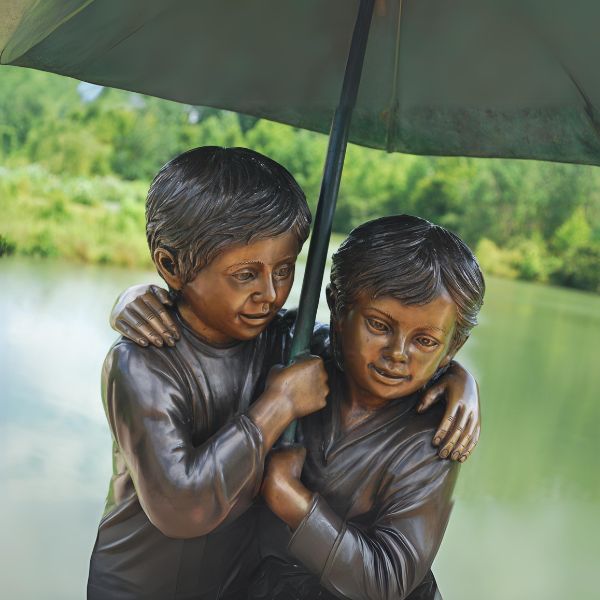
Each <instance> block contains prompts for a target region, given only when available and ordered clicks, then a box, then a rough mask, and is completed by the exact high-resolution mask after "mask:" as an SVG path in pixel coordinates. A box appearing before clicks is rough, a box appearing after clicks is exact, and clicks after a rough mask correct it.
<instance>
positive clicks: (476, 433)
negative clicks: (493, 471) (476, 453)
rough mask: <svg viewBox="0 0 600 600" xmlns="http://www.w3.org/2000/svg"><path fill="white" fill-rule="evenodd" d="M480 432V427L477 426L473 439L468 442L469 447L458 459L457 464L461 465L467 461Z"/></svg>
mask: <svg viewBox="0 0 600 600" xmlns="http://www.w3.org/2000/svg"><path fill="white" fill-rule="evenodd" d="M480 431H481V427H480V426H479V425H478V426H477V428H476V429H475V433H474V434H473V437H472V438H471V441H470V442H469V445H468V446H467V449H466V450H465V452H464V454H462V455H461V457H460V458H459V459H458V460H459V462H461V463H463V462H465V460H467V458H469V456H471V453H472V452H473V450H474V449H475V446H477V442H479V433H480Z"/></svg>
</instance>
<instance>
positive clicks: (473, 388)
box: [88, 147, 484, 600]
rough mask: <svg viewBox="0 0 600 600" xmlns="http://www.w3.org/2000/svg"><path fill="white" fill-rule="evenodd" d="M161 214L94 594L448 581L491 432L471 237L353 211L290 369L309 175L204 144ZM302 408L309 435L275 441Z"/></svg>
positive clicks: (176, 180)
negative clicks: (468, 491)
mask: <svg viewBox="0 0 600 600" xmlns="http://www.w3.org/2000/svg"><path fill="white" fill-rule="evenodd" d="M146 219H147V237H148V244H149V247H150V251H151V253H152V257H153V260H154V263H155V265H156V268H157V270H158V272H159V273H160V275H161V277H162V278H163V279H164V281H165V282H166V284H167V286H168V293H166V292H165V291H164V290H161V289H159V288H156V287H154V286H142V287H141V288H140V287H138V288H136V289H132V290H130V291H129V292H126V293H125V294H124V295H123V296H122V297H121V299H120V300H119V302H118V303H117V305H116V306H115V309H113V316H112V320H113V323H114V324H115V326H116V328H117V329H119V330H120V332H121V333H123V334H124V337H121V338H120V339H119V340H118V341H117V342H116V343H115V344H114V345H113V347H112V348H111V349H110V351H109V353H108V356H107V358H106V361H105V365H104V369H103V374H102V395H103V401H104V406H105V410H106V415H107V418H108V422H109V425H110V429H111V433H112V437H113V475H112V478H111V483H110V490H109V494H108V498H107V503H106V509H105V514H104V517H103V519H102V520H101V522H100V526H99V529H98V537H97V540H96V544H95V546H94V550H93V553H92V558H91V562H90V575H89V581H88V598H89V599H90V600H108V599H110V600H130V599H131V600H133V599H144V600H154V599H156V600H166V599H178V600H184V599H186V600H188V599H189V600H191V599H195V600H200V599H202V600H205V599H206V600H208V599H218V598H224V599H230V600H233V599H237V598H250V599H253V600H258V599H264V600H267V599H277V600H293V599H296V600H309V599H313V598H349V599H353V600H359V599H360V600H363V599H365V600H367V599H368V600H379V599H391V598H395V599H404V598H410V599H411V600H417V599H419V600H425V599H431V600H433V598H434V597H438V598H439V592H438V591H437V587H436V584H435V580H434V579H433V576H432V575H431V572H430V567H431V564H432V562H433V559H434V557H435V554H436V552H437V549H438V547H439V544H440V542H441V539H442V536H443V533H444V530H445V527H446V524H447V521H448V517H449V514H450V508H451V494H452V489H453V486H454V482H455V480H456V476H457V473H458V464H457V463H458V462H464V460H465V459H466V458H467V457H468V456H469V454H470V453H471V452H472V450H473V448H474V446H475V444H476V443H477V441H478V437H479V412H478V392H477V385H476V383H475V381H474V380H473V378H472V377H471V376H470V375H469V374H468V373H467V372H466V371H465V370H464V369H463V368H462V367H461V366H460V365H458V364H457V363H456V362H455V361H453V358H454V355H455V354H456V352H457V351H458V350H459V349H460V347H461V346H462V345H463V344H464V342H465V341H466V340H467V338H468V337H469V333H470V331H471V329H472V328H473V327H474V326H475V325H476V323H477V313H478V311H479V309H480V307H481V305H482V302H483V295H484V281H483V276H482V274H481V271H480V269H479V267H478V265H477V262H476V260H475V258H474V256H473V254H472V253H471V251H470V250H469V249H468V248H467V246H466V245H465V244H464V243H463V242H462V241H461V240H460V239H459V238H458V237H457V236H455V235H454V234H452V233H450V232H449V231H447V230H445V229H444V228H442V227H439V226H437V225H433V224H431V223H429V222H427V221H425V220H423V219H419V218H417V217H411V216H407V215H401V216H392V217H384V218H381V219H377V220H375V221H370V222H368V223H365V224H363V225H361V226H360V227H358V228H356V229H355V230H354V231H353V232H352V233H351V234H350V235H349V237H348V238H347V239H346V240H345V241H344V242H343V244H342V245H341V247H340V248H339V250H338V251H337V252H336V253H335V255H334V257H333V263H332V270H331V281H330V284H329V286H328V288H327V299H328V304H329V308H330V310H331V324H330V327H326V326H324V325H318V326H316V327H315V331H314V336H313V343H312V348H311V352H312V353H313V356H311V357H307V358H305V359H302V360H299V361H296V362H295V363H294V364H292V365H290V366H287V367H283V366H282V363H284V362H285V360H286V353H287V350H288V348H289V343H290V337H291V335H292V332H293V327H294V317H295V313H294V311H287V312H286V311H285V310H283V309H282V307H283V305H284V303H285V301H286V299H287V297H288V294H289V292H290V290H291V286H292V283H293V279H294V265H295V262H296V259H297V256H298V254H299V252H300V250H301V248H302V244H303V243H304V241H305V240H306V238H307V237H308V233H309V225H310V212H309V210H308V207H307V204H306V200H305V197H304V194H303V192H302V190H301V189H300V187H299V186H298V184H297V183H296V181H295V180H294V178H293V177H292V176H291V175H290V173H288V172H287V171H286V170H285V169H284V168H283V167H282V166H281V165H279V164H277V163H276V162H274V161H272V160H271V159H269V158H267V157H265V156H262V155H260V154H258V153H256V152H253V151H251V150H247V149H241V148H228V149H224V148H217V147H203V148H197V149H195V150H191V151H189V152H186V153H184V154H182V155H181V156H178V157H176V158H175V159H173V160H172V161H171V162H169V163H168V164H167V165H165V166H164V167H163V168H162V169H161V170H160V172H159V173H158V175H157V176H156V177H155V179H154V181H153V183H152V185H151V187H150V191H149V194H148V200H147V209H146ZM166 306H168V307H169V308H167V307H166ZM442 396H443V398H444V400H445V401H444V402H438V401H437V400H438V399H441V398H442ZM295 419H301V421H300V438H299V444H298V445H297V446H293V447H276V446H277V440H278V438H279V437H280V436H281V434H282V432H283V431H284V430H285V428H286V427H287V425H288V424H289V423H290V422H291V421H292V420H295ZM432 442H433V443H432ZM435 446H438V447H439V448H440V451H439V455H438V450H437V449H436V447H435ZM446 457H449V458H450V459H451V460H444V459H445V458H446ZM436 594H437V596H436Z"/></svg>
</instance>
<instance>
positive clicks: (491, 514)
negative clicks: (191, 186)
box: [0, 260, 600, 600]
mask: <svg viewBox="0 0 600 600" xmlns="http://www.w3.org/2000/svg"><path fill="white" fill-rule="evenodd" d="M150 277H154V279H155V280H156V276H153V275H152V274H149V273H133V272H131V271H122V270H114V269H99V268H91V267H75V266H68V265H63V264H58V263H47V262H44V263H36V262H31V261H20V260H19V261H17V260H11V261H6V260H4V261H0V285H1V288H0V289H2V296H1V297H0V315H2V318H3V325H4V326H3V327H1V328H0V353H1V358H2V359H1V360H0V382H1V383H2V385H1V388H0V394H1V398H0V440H2V452H1V453H0V478H1V480H2V482H3V487H2V495H1V496H0V503H1V505H0V509H1V510H0V530H1V531H2V536H1V537H0V561H2V564H3V566H4V568H3V569H2V571H1V573H2V575H1V576H0V583H1V588H0V589H2V596H3V597H5V598H19V599H23V600H28V599H34V598H36V599H37V598H44V599H47V600H54V599H56V600H70V599H73V600H75V599H81V598H83V597H84V595H85V594H84V589H85V580H86V577H87V564H88V558H89V553H90V550H91V547H92V545H93V542H94V538H95V532H96V527H97V523H98V518H99V516H100V514H101V513H102V508H103V502H104V495H105V493H106V489H107V484H108V477H109V473H110V438H109V434H108V429H107V426H106V424H105V419H104V414H103V411H102V407H101V402H100V392H99V387H100V386H99V373H100V366H101V364H102V360H103V358H104V355H105V354H106V351H107V349H108V347H109V346H110V344H111V343H112V341H113V340H114V338H115V336H114V334H113V332H112V331H111V330H110V328H109V327H108V324H107V313H108V310H109V308H110V306H111V305H112V302H113V301H114V298H115V296H116V294H117V292H118V291H119V290H121V289H122V288H124V287H125V286H127V285H130V284H132V283H137V282H141V281H148V280H149V278H150ZM301 278H302V272H301V269H300V270H299V272H298V273H297V278H296V285H295V288H294V295H295V297H297V294H298V288H299V282H300V281H301ZM294 301H295V300H293V299H292V302H294ZM326 315H327V313H326V309H325V308H324V305H323V306H321V308H320V313H319V316H320V318H321V319H324V318H326ZM598 339H600V299H599V298H597V297H593V296H589V295H585V294H579V293H575V292H571V291H567V290H557V289H552V288H542V287H536V286H531V285H527V284H520V283H514V282H505V281H495V280H494V281H490V284H489V292H488V296H487V302H486V306H485V308H484V311H483V313H482V319H481V326H480V328H479V330H478V331H477V332H476V333H475V335H474V336H473V339H472V340H470V341H469V344H467V347H466V349H465V350H466V352H465V353H463V356H462V357H461V359H462V360H464V361H465V362H466V363H467V364H468V365H469V367H470V368H471V369H472V370H473V371H474V372H475V373H476V374H477V376H478V378H479V380H480V383H481V388H482V394H483V398H484V402H485V413H484V419H485V420H484V435H483V439H482V443H481V444H480V448H478V450H477V452H476V453H475V455H474V456H473V457H472V458H471V459H470V460H469V462H468V463H466V464H465V466H464V467H463V468H462V473H461V477H460V482H459V488H458V490H457V503H456V507H455V511H454V514H453V517H452V519H451V522H450V526H449V529H448V532H447V535H446V538H445V540H444V543H443V545H442V549H441V551H440V554H439V555H438V559H437V560H436V564H435V571H436V574H437V576H438V579H439V581H440V584H441V587H442V591H443V592H444V594H445V597H446V598H447V600H452V599H453V598H456V599H461V600H469V599H471V598H472V599H473V600H475V599H477V600H480V599H481V598H486V600H496V599H498V600H500V599H502V600H505V599H506V598H510V600H518V599H521V598H523V599H527V600H530V599H531V598H544V599H545V600H546V599H552V598H557V599H558V598H561V600H562V599H563V598H565V597H575V598H577V597H585V596H586V595H590V592H591V590H592V589H593V588H592V578H593V574H594V570H595V566H596V564H597V562H598V559H599V558H600V549H599V547H598V541H597V540H598V539H600V522H599V521H600V519H599V518H598V517H599V515H598V508H597V507H598V500H600V477H599V471H598V468H597V458H596V453H595V451H596V443H595V442H596V440H597V438H598V436H597V424H598V423H599V422H600V403H599V402H598V393H597V391H596V390H597V389H599V386H600V369H598V359H599V358H600V356H599V352H598V349H597V344H598ZM474 573H475V574H476V578H478V581H477V585H470V586H469V587H468V588H465V582H467V581H473V576H474V575H473V574H474Z"/></svg>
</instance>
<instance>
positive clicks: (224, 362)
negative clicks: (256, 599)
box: [88, 148, 327, 600]
mask: <svg viewBox="0 0 600 600" xmlns="http://www.w3.org/2000/svg"><path fill="white" fill-rule="evenodd" d="M146 216H147V236H148V243H149V246H150V251H151V252H152V257H153V260H154V263H155V265H156V268H157V269H158V271H159V273H160V274H161V276H162V277H163V278H164V279H165V281H166V282H167V283H168V285H169V288H170V289H171V290H172V292H173V294H174V295H175V296H176V301H175V304H176V311H175V318H176V319H177V321H178V324H179V327H180V331H181V339H180V341H179V343H178V345H177V347H176V348H162V349H161V348H154V347H153V348H148V349H143V348H140V347H139V346H137V345H136V344H134V343H132V342H130V341H129V340H126V339H120V340H119V341H118V342H117V343H116V344H115V345H114V346H113V347H112V348H111V350H110V351H109V353H108V356H107V358H106V361H105V364H104V369H103V373H102V395H103V400H104V405H105V410H106V414H107V418H108V421H109V424H110V428H111V432H112V436H113V476H112V478H111V483H110V489H109V494H108V498H107V504H106V509H105V515H104V518H103V519H102V521H101V523H100V526H99V529H98V537H97V540H96V544H95V546H94V550H93V554H92V557H91V562H90V575H89V580H88V598H90V599H92V600H95V599H103V600H104V599H106V600H119V599H136V600H140V599H144V600H146V599H156V600H166V599H169V598H181V599H184V598H194V599H198V598H207V599H208V598H222V597H225V592H224V590H226V589H228V590H229V593H230V594H235V593H236V592H240V593H245V591H246V590H245V588H246V584H245V581H246V577H245V575H244V573H240V572H239V571H240V568H241V565H243V564H244V561H243V555H244V552H245V550H246V548H247V546H248V544H249V542H251V541H252V540H253V539H254V533H255V532H254V524H255V519H254V516H253V514H252V512H251V511H247V509H248V507H249V506H250V505H251V504H252V501H253V498H254V496H255V495H256V494H257V492H258V490H259V487H260V483H261V480H262V473H263V465H264V459H265V455H266V454H267V453H268V451H269V450H270V448H271V446H272V445H273V443H274V442H275V441H276V440H277V438H278V437H279V436H280V435H281V433H282V432H283V431H284V429H285V427H286V426H287V425H288V424H289V423H290V422H291V421H292V420H293V419H295V418H297V417H299V416H302V415H305V414H307V413H310V412H312V411H314V410H318V409H320V408H322V407H323V406H324V403H325V396H326V394H327V386H326V383H325V380H326V377H325V372H324V370H323V366H322V362H321V360H320V359H318V358H312V359H308V360H305V361H302V362H299V363H297V364H295V365H294V366H292V367H288V368H287V369H283V370H280V371H279V372H277V373H274V374H273V375H272V376H271V377H270V378H269V380H268V381H267V382H266V384H265V385H262V384H261V379H262V378H263V376H264V374H265V365H267V364H269V361H270V359H271V357H272V356H273V355H274V353H275V350H276V348H277V346H278V345H279V340H278V339H277V336H278V332H279V330H278V328H277V327H268V325H269V324H270V323H271V322H272V321H273V320H274V319H276V318H277V314H278V311H279V309H280V308H281V306H282V305H283V303H284V302H285V300H286V298H287V296H288V294H289V291H290V288H291V285H292V281H293V271H294V263H295V261H296V256H297V255H298V252H299V251H300V248H301V246H302V243H303V242H304V240H305V239H306V237H307V235H308V227H309V222H310V213H309V211H308V208H307V205H306V201H305V198H304V195H303V193H302V191H301V190H300V188H299V187H298V185H297V183H296V182H295V181H294V179H293V178H292V177H291V176H290V174H289V173H288V172H287V171H286V170H285V169H283V167H281V166H280V165H278V164H277V163H275V162H273V161H271V160H269V159H268V158H266V157H263V156H260V155H258V154H256V153H255V152H252V151H250V150H242V149H239V150H235V151H229V150H223V149H220V148H199V149H196V150H193V151H190V152H187V153H185V154H183V155H181V156H179V157H177V158H175V159H174V160H173V161H171V162H170V163H168V164H167V165H165V166H164V167H163V168H162V169H161V171H160V172H159V173H158V175H157V176H156V178H155V179H154V181H153V183H152V186H151V188H150V191H149V194H148V200H147V210H146ZM262 388H264V389H262ZM251 402H252V404H251ZM238 576H239V579H240V581H242V583H241V584H240V589H236V588H235V583H232V582H234V581H235V580H236V577H238Z"/></svg>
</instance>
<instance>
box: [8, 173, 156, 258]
mask: <svg viewBox="0 0 600 600" xmlns="http://www.w3.org/2000/svg"><path fill="white" fill-rule="evenodd" d="M146 189H147V184H145V183H141V182H129V181H122V180H120V179H117V178H115V177H113V176H102V177H100V176H99V177H86V178H83V177H66V178H65V177H59V176H57V175H53V174H52V173H49V172H48V171H47V170H46V169H44V168H43V167H41V166H39V165H28V166H23V167H18V168H14V169H8V168H1V169H0V214H1V215H2V222H1V225H0V255H2V254H4V255H10V254H16V255H23V256H39V257H61V258H64V259H67V260H71V261H77V262H84V263H92V264H112V265H119V266H127V267H148V266H150V260H149V255H148V247H147V245H146V240H145V236H144V200H145V194H146Z"/></svg>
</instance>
